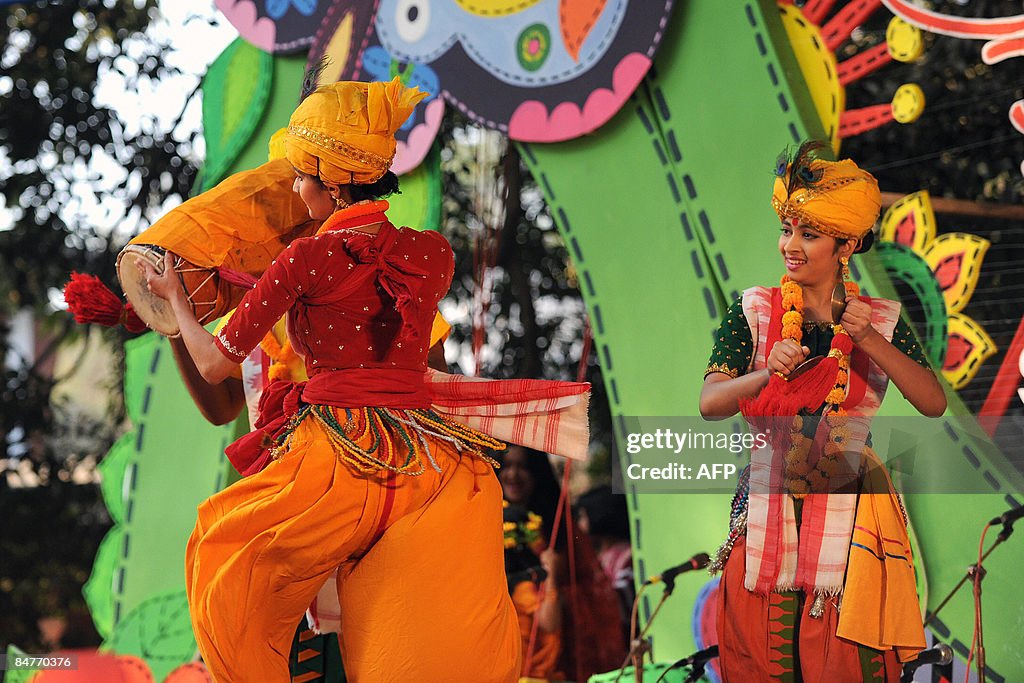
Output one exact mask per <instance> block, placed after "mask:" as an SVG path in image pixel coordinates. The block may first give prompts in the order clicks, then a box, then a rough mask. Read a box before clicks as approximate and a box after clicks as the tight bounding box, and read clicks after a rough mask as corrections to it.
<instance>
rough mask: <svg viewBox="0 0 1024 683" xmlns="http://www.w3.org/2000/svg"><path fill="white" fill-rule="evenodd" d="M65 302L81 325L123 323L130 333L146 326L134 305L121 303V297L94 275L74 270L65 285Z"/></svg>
mask: <svg viewBox="0 0 1024 683" xmlns="http://www.w3.org/2000/svg"><path fill="white" fill-rule="evenodd" d="M64 301H65V302H66V303H67V305H68V311H69V312H70V313H71V314H72V315H73V316H74V317H75V322H77V323H79V324H82V325H88V324H96V325H103V326H104V327H114V326H116V325H124V326H125V328H126V329H127V330H128V331H129V332H142V331H143V330H145V329H146V323H144V322H142V320H141V319H140V318H139V316H138V315H137V314H136V313H135V311H134V310H132V308H131V306H130V305H124V304H122V303H121V298H120V297H119V296H117V294H114V292H112V291H110V288H108V287H107V286H106V285H105V284H103V282H102V281H101V280H100V279H99V278H98V277H96V276H95V275H85V274H83V273H71V279H70V280H68V283H67V284H66V285H64Z"/></svg>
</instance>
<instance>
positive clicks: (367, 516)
mask: <svg viewBox="0 0 1024 683" xmlns="http://www.w3.org/2000/svg"><path fill="white" fill-rule="evenodd" d="M426 438H427V439H428V440H429V441H430V450H431V453H432V454H433V456H434V459H435V460H436V461H437V464H438V465H439V466H440V469H441V470H442V471H441V472H440V473H438V472H436V471H435V470H434V469H432V467H431V466H430V465H429V464H427V466H426V469H425V471H424V472H423V473H422V474H421V475H419V476H407V475H389V474H388V473H387V472H377V473H370V474H366V473H360V472H358V471H357V470H356V469H354V468H353V467H351V466H350V465H349V464H347V463H345V462H342V461H341V460H339V458H338V456H337V455H336V453H335V450H334V448H333V447H332V445H331V443H330V442H329V441H328V439H327V436H326V435H325V434H324V432H323V430H322V428H321V427H320V426H319V425H318V424H317V423H316V422H315V421H313V420H309V419H307V420H304V421H303V422H302V423H301V424H300V425H299V427H298V428H297V429H296V431H295V432H294V434H293V435H292V437H291V441H290V445H289V449H288V451H287V452H286V453H285V455H284V456H283V457H282V458H281V459H279V460H277V461H275V462H273V463H271V465H270V466H269V467H267V468H266V469H265V470H263V471H262V472H260V473H259V474H255V475H253V476H251V477H248V478H246V479H243V480H241V481H239V482H237V483H235V484H233V485H232V486H231V487H229V488H228V489H226V490H224V491H222V492H220V493H218V494H216V495H214V496H213V497H211V498H210V499H209V500H207V501H205V502H204V503H203V504H201V505H200V506H199V516H198V520H197V522H196V528H195V530H194V531H193V533H192V537H191V538H190V539H189V543H188V548H187V551H186V584H187V589H188V596H189V609H190V612H191V616H192V624H193V629H194V630H195V635H196V640H197V642H198V643H199V649H200V652H201V653H202V655H203V658H204V661H205V662H206V665H207V667H208V668H209V670H210V671H211V672H212V674H213V676H214V678H215V679H216V680H217V681H218V683H227V682H231V683H250V682H252V681H282V682H283V681H288V680H289V671H288V653H289V648H290V646H291V642H292V636H293V635H294V630H295V624H296V623H297V622H298V621H299V619H300V618H301V616H302V613H303V611H304V610H305V609H306V607H308V606H309V604H310V602H311V601H312V600H313V598H314V597H315V596H316V594H317V592H318V591H319V590H320V588H321V586H322V585H323V584H324V582H325V581H326V580H327V579H328V578H329V577H330V575H331V573H332V572H333V571H335V570H336V569H337V570H338V578H337V589H338V597H339V602H340V604H341V633H340V635H339V643H340V645H341V651H342V659H343V661H344V664H345V673H346V676H347V678H348V680H350V681H353V682H354V683H368V682H371V681H397V680H410V681H413V680H414V681H451V682H459V681H465V682H467V683H469V682H474V683H489V682H492V681H493V682H495V683H504V682H507V681H515V680H517V678H518V674H519V666H520V661H519V659H520V643H519V629H518V624H517V621H516V615H515V611H514V609H513V606H512V602H511V599H510V598H509V595H508V589H507V586H506V582H505V573H504V555H503V540H502V516H501V515H502V510H501V489H500V486H499V484H498V481H497V477H495V475H494V472H493V470H492V469H491V467H490V466H489V465H488V464H487V463H485V462H483V461H482V460H481V459H480V458H478V457H475V456H473V455H470V454H468V453H464V454H461V455H460V454H459V453H458V452H457V451H455V449H454V448H453V447H452V446H451V445H450V444H448V443H446V442H442V441H439V440H434V439H430V437H426Z"/></svg>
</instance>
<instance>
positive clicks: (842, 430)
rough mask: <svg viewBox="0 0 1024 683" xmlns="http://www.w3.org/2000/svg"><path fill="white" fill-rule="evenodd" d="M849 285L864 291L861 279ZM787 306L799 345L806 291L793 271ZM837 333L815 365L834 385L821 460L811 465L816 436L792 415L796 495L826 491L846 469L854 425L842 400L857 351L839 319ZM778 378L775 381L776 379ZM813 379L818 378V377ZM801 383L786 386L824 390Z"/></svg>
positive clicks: (789, 458)
mask: <svg viewBox="0 0 1024 683" xmlns="http://www.w3.org/2000/svg"><path fill="white" fill-rule="evenodd" d="M845 284H846V293H847V295H849V296H857V295H858V294H859V293H860V288H859V287H857V284H856V283H854V282H846V283H845ZM782 308H783V310H784V311H785V313H783V314H782V338H783V339H792V340H793V341H795V342H797V343H798V344H799V343H800V342H801V341H802V339H803V322H804V301H803V290H802V289H801V287H800V285H799V284H797V283H796V282H793V281H792V280H790V279H789V277H788V276H783V278H782ZM832 332H833V337H832V344H831V348H830V349H829V353H828V356H827V357H826V358H825V359H824V360H823V361H822V362H821V363H820V364H819V366H825V367H823V368H821V367H819V368H816V369H815V370H818V371H819V372H818V373H817V374H819V375H820V379H819V380H817V382H818V383H820V382H822V381H825V382H829V383H830V384H831V388H830V389H828V393H827V394H826V396H825V401H824V402H825V409H824V415H825V420H826V423H827V424H828V427H829V435H828V440H827V442H826V443H825V446H824V448H823V449H822V451H821V455H820V457H819V458H818V461H817V462H816V463H815V464H814V465H813V466H811V464H810V462H809V460H808V457H809V455H810V452H811V446H812V444H813V440H812V439H810V438H808V437H807V436H805V435H804V433H803V426H804V419H803V417H801V416H800V415H796V416H795V417H794V418H793V424H792V427H791V430H790V442H789V443H790V445H789V449H788V451H787V453H786V455H785V456H784V458H783V460H784V463H785V486H786V490H787V491H788V492H789V493H790V494H791V495H792V496H793V497H794V498H803V497H805V496H806V495H807V494H808V493H811V492H812V491H813V492H824V491H826V490H827V488H828V483H829V479H830V478H831V477H832V476H833V475H835V474H836V473H837V472H839V471H840V469H841V462H840V458H841V457H842V454H843V453H844V452H845V451H846V444H847V441H848V440H849V438H850V430H849V428H848V427H847V426H846V425H847V422H848V417H847V414H846V410H845V409H844V408H843V407H842V403H843V401H845V400H846V396H847V394H848V393H849V382H850V354H851V353H852V352H853V340H852V339H850V335H849V334H848V333H847V332H846V330H845V329H843V326H842V325H840V324H838V323H835V324H833V326H832ZM830 361H831V362H830ZM826 363H828V365H826ZM808 374H810V373H808ZM829 378H831V379H829ZM773 381H776V380H775V378H773ZM783 381H785V380H783ZM811 382H812V383H813V382H814V380H811ZM802 384H803V386H801V387H799V388H798V387H796V386H794V385H792V384H791V385H789V386H788V387H787V389H788V391H793V392H800V394H801V395H810V396H814V395H820V393H821V391H815V390H814V387H813V384H812V385H811V386H810V387H809V386H808V384H809V383H808V382H807V381H805V382H804V383H802ZM826 388H827V386H826ZM807 392H809V394H808V393H807Z"/></svg>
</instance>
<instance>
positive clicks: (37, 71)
mask: <svg viewBox="0 0 1024 683" xmlns="http://www.w3.org/2000/svg"><path fill="white" fill-rule="evenodd" d="M156 6H157V1H156V0H134V1H117V0H79V1H78V2H58V1H53V2H36V3H34V4H18V5H8V6H5V7H4V8H3V9H2V10H0V41H2V45H3V47H2V51H0V191H2V195H0V358H4V359H5V360H7V361H8V362H5V363H4V370H3V378H2V385H0V404H2V406H3V407H2V410H0V435H2V436H3V437H4V440H5V450H6V453H5V455H6V456H8V458H7V459H6V462H7V463H8V467H10V468H12V469H14V470H17V471H19V472H21V473H25V474H29V475H32V476H34V477H39V478H40V480H41V481H42V482H43V483H45V484H47V485H46V486H40V487H37V488H33V489H20V490H11V489H8V488H7V486H8V484H7V477H6V476H4V477H2V478H0V497H2V499H3V504H2V505H0V507H2V512H3V515H4V519H5V524H4V528H5V531H4V533H3V534H2V535H0V556H2V557H4V558H5V560H4V562H2V563H0V612H2V613H3V614H4V615H6V616H5V618H4V620H3V622H2V623H0V633H3V636H4V637H3V640H4V641H6V642H16V643H18V644H19V645H22V646H26V647H30V648H33V649H37V650H38V648H40V647H42V643H40V641H39V640H38V637H37V636H38V634H37V631H36V624H35V618H36V617H42V616H50V615H55V614H61V613H66V612H67V611H68V610H71V611H72V612H74V611H76V610H79V609H84V606H83V605H82V604H81V596H80V594H79V592H80V588H81V584H82V582H83V581H84V579H85V577H86V576H87V574H88V568H89V567H90V566H91V561H92V557H93V555H94V554H95V550H96V546H97V544H98V542H99V539H100V538H101V537H102V535H103V532H104V531H105V528H106V526H107V525H108V524H109V520H108V519H107V517H106V512H105V509H104V508H103V505H102V502H100V500H99V492H98V488H97V487H96V486H79V485H76V484H74V483H72V481H71V477H70V472H69V468H70V467H71V466H73V465H74V463H75V461H76V460H77V459H76V458H71V459H70V460H71V462H70V463H69V459H68V457H67V456H68V453H66V452H64V449H63V448H62V446H61V443H59V442H56V441H55V437H54V413H55V408H54V407H53V406H51V404H50V392H51V389H52V388H53V385H54V379H55V378H54V377H53V376H52V372H51V370H50V363H51V361H52V353H53V351H54V350H55V349H56V348H57V346H58V344H60V342H61V341H63V340H64V339H65V338H66V337H67V336H68V335H69V334H72V333H73V332H74V330H75V326H74V324H73V323H72V322H71V321H70V319H69V317H68V316H66V315H64V314H63V313H61V314H59V315H56V316H51V318H50V319H49V321H48V322H44V323H43V325H42V328H43V329H42V332H43V334H41V335H39V336H40V338H41V339H42V340H43V341H42V342H41V343H39V344H37V348H36V349H35V351H34V353H31V354H29V356H28V357H25V358H22V359H19V360H18V361H17V362H13V363H12V362H9V361H10V356H9V351H10V348H9V347H8V333H9V331H10V329H11V319H12V316H13V315H14V314H15V313H16V312H18V311H24V310H30V311H32V312H33V314H34V315H35V316H36V318H37V319H39V320H46V316H47V314H52V312H53V309H52V307H50V306H48V304H49V302H50V301H51V299H53V298H54V296H55V293H56V292H57V291H58V289H59V288H60V287H61V286H62V285H63V283H64V282H65V281H66V280H67V278H68V274H69V272H71V271H73V270H77V271H82V272H89V273H94V274H98V275H100V276H101V278H102V279H103V280H104V281H105V282H106V283H107V284H108V285H110V286H115V277H114V256H115V254H116V253H117V252H118V251H119V250H120V248H121V246H123V243H124V242H125V241H126V240H127V239H128V238H129V237H130V236H131V234H132V233H133V232H135V231H137V229H139V228H140V227H143V226H144V225H145V224H146V223H147V222H148V221H149V220H150V217H151V216H152V215H153V213H154V212H155V211H156V210H157V209H158V208H159V207H160V206H161V205H163V204H164V202H165V201H166V200H167V199H168V198H169V197H170V198H172V201H173V197H174V196H175V195H178V196H180V197H183V196H186V195H187V193H188V189H189V187H190V186H191V184H192V181H193V178H194V177H195V165H194V163H193V162H192V161H191V158H192V143H193V138H194V136H195V135H196V133H195V132H190V133H187V134H184V135H180V136H178V137H176V136H177V135H178V133H177V132H176V130H175V129H176V128H177V127H178V121H173V122H172V123H171V124H170V125H168V124H167V123H166V122H161V121H159V120H158V119H157V117H156V116H155V115H152V114H148V113H147V114H143V115H141V116H132V115H131V107H130V106H126V107H125V111H122V110H120V108H119V107H116V106H113V105H110V104H104V103H103V101H102V99H101V98H100V97H99V96H98V95H97V84H98V82H99V81H100V80H101V77H103V76H109V75H111V74H113V75H115V76H118V77H120V78H121V79H123V82H124V84H125V87H126V89H127V90H128V91H129V92H138V91H140V90H145V89H147V88H149V87H151V86H152V85H153V84H154V83H156V82H157V81H159V80H160V79H163V78H166V77H168V76H173V75H175V74H176V73H177V70H176V69H174V68H172V67H169V66H168V65H167V59H166V57H167V55H168V54H169V52H170V50H171V47H170V46H169V45H167V44H166V43H164V42H161V41H160V40H158V39H156V38H155V37H154V35H155V34H154V33H153V32H152V31H149V30H148V29H149V28H150V25H151V23H152V22H153V21H154V19H155V18H156V16H157V15H156ZM172 116H173V114H172ZM179 118H180V117H179ZM56 410H57V411H59V410H60V407H59V406H58V407H57V408H56ZM111 419H112V420H113V422H114V423H115V424H116V423H117V422H118V421H119V416H118V415H112V416H111ZM78 426H79V427H82V425H78ZM90 431H92V432H95V434H93V436H94V437H95V438H94V439H93V442H94V443H95V451H96V452H95V453H94V454H93V455H95V456H101V455H102V453H103V452H105V451H106V449H107V448H108V447H109V445H110V441H111V439H112V436H113V434H112V432H111V431H110V429H109V425H92V427H90ZM81 436H82V434H77V435H76V438H79V437H81ZM79 455H83V454H79ZM0 459H3V456H0ZM5 474H9V473H5ZM10 474H11V476H12V477H15V475H14V474H13V473H10Z"/></svg>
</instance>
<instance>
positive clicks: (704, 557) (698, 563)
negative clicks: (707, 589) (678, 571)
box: [691, 553, 711, 569]
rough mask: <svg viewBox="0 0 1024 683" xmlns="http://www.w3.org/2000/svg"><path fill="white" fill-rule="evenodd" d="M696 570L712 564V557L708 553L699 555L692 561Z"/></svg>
mask: <svg viewBox="0 0 1024 683" xmlns="http://www.w3.org/2000/svg"><path fill="white" fill-rule="evenodd" d="M691 562H693V568H694V569H704V568H705V567H707V566H708V565H709V564H711V556H710V555H708V554H707V553H697V554H696V555H694V556H693V559H692V560H691Z"/></svg>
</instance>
